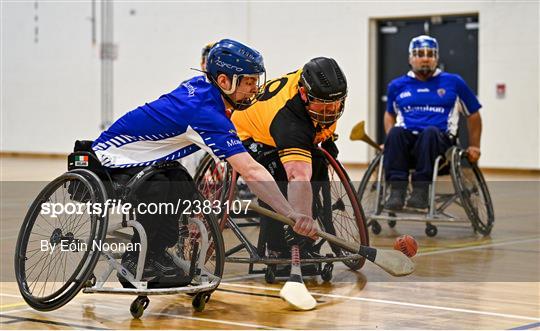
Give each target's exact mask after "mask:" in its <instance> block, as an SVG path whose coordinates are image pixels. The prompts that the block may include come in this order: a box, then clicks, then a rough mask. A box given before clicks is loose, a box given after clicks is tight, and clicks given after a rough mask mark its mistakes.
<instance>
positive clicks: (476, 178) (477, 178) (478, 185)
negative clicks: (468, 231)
mask: <svg viewBox="0 0 540 331" xmlns="http://www.w3.org/2000/svg"><path fill="white" fill-rule="evenodd" d="M451 153H452V154H451V157H452V160H451V162H452V164H451V170H450V173H451V175H452V181H453V183H454V188H455V190H456V192H457V193H458V195H459V197H460V200H461V203H462V205H463V209H465V212H466V214H467V216H468V218H469V220H470V221H471V224H472V227H473V229H474V231H476V232H478V233H480V234H482V235H484V236H487V235H489V234H490V232H491V229H492V228H493V223H494V221H495V214H494V211H493V203H492V201H491V196H490V194H489V190H488V187H487V184H486V181H485V179H484V176H483V175H482V172H481V171H480V169H479V168H478V166H477V165H476V164H472V163H470V162H469V160H468V159H467V157H466V155H465V153H464V151H463V150H460V149H458V148H457V147H454V148H453V150H452V152H451Z"/></svg>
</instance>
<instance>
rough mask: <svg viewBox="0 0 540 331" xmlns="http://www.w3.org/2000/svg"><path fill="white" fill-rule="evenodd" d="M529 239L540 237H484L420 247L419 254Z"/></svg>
mask: <svg viewBox="0 0 540 331" xmlns="http://www.w3.org/2000/svg"><path fill="white" fill-rule="evenodd" d="M528 239H538V236H529V237H514V238H508V239H504V240H491V239H482V240H479V241H469V242H465V243H460V244H449V245H445V246H437V247H432V248H420V249H419V250H418V254H422V253H429V252H436V251H441V250H445V249H452V248H466V247H475V246H483V245H492V244H503V243H507V242H512V241H516V240H528Z"/></svg>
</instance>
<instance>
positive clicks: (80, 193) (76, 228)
mask: <svg viewBox="0 0 540 331" xmlns="http://www.w3.org/2000/svg"><path fill="white" fill-rule="evenodd" d="M106 200H107V195H106V192H105V188H104V186H103V183H102V182H101V180H100V179H99V178H98V177H97V176H96V175H95V174H93V173H92V172H90V171H87V170H73V171H70V172H66V173H64V174H63V175H61V176H60V177H58V178H56V179H55V180H53V181H52V182H51V183H49V184H48V185H47V186H45V188H44V189H43V190H42V191H41V192H40V193H39V195H38V196H37V198H36V199H35V200H34V202H33V203H32V205H31V206H30V209H29V210H28V212H27V214H26V216H25V218H24V222H23V225H22V227H21V230H20V231H19V236H18V238H17V244H16V247H15V276H16V279H17V284H18V286H19V290H20V292H21V295H22V296H23V298H24V300H25V301H26V302H27V303H28V304H29V305H30V306H31V307H32V308H34V309H37V310H41V311H50V310H54V309H57V308H59V307H61V306H63V305H65V304H66V303H68V302H69V301H70V300H71V299H72V298H73V297H74V296H75V295H76V294H77V293H78V292H79V290H80V289H81V288H82V287H83V286H84V284H85V283H86V281H87V279H88V278H90V277H91V275H92V272H93V270H94V267H95V265H96V263H97V261H98V258H99V254H100V252H99V251H98V247H96V246H95V245H94V243H98V244H99V243H100V241H102V240H103V239H104V238H105V235H106V231H107V222H108V215H106V213H105V215H103V213H98V212H97V211H96V210H95V209H94V210H93V211H92V210H91V209H89V208H92V207H89V206H97V205H98V204H100V205H101V206H103V204H104V202H105V201H106ZM53 204H56V205H57V206H64V207H65V208H66V209H65V211H66V213H61V214H60V213H59V214H57V215H55V216H54V217H53V215H54V214H52V213H51V212H50V211H54V210H55V209H54V208H53V206H54V205H53ZM68 206H69V207H68ZM71 206H74V208H76V210H75V211H74V213H72V212H71V211H73V209H72V208H71ZM43 244H45V245H43ZM51 245H52V246H53V247H54V250H51Z"/></svg>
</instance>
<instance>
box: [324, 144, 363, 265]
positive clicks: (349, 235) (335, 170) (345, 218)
mask: <svg viewBox="0 0 540 331" xmlns="http://www.w3.org/2000/svg"><path fill="white" fill-rule="evenodd" d="M321 150H322V149H321ZM322 151H323V153H324V154H325V157H326V159H327V160H328V162H329V166H328V179H329V182H328V189H329V193H330V196H331V198H330V199H331V200H330V201H331V206H330V210H331V212H332V215H331V216H330V217H331V218H330V219H331V220H332V222H331V224H329V223H326V222H324V221H322V223H323V224H322V225H323V226H324V227H325V230H327V231H329V232H330V233H332V232H333V233H332V234H335V235H336V236H338V237H339V238H341V239H344V240H346V241H349V242H355V243H358V244H360V245H364V246H368V245H369V236H368V233H367V226H366V223H365V219H364V215H363V211H362V207H361V205H360V204H359V203H358V198H357V196H356V194H355V192H354V190H353V188H352V186H351V184H350V181H349V179H348V177H347V175H346V173H345V172H344V171H343V170H342V169H341V167H340V165H339V164H338V163H337V161H336V160H335V159H334V158H332V156H330V155H328V153H327V152H326V151H324V150H322ZM322 185H323V187H324V185H326V184H325V183H322ZM323 192H324V189H321V192H320V193H319V197H320V199H321V200H320V201H322V202H323V208H324V209H326V208H327V207H328V206H324V204H325V203H327V202H325V201H327V200H328V197H325V196H324V193H323ZM319 221H320V222H321V219H320V218H319ZM331 246H333V245H331ZM332 248H333V250H334V252H339V253H340V254H342V255H349V254H350V253H349V252H345V251H343V250H342V249H340V248H336V247H332ZM344 263H345V264H346V265H347V266H348V267H349V268H351V269H355V270H356V269H359V268H361V267H362V266H363V265H364V263H365V259H363V258H362V259H358V260H347V261H344Z"/></svg>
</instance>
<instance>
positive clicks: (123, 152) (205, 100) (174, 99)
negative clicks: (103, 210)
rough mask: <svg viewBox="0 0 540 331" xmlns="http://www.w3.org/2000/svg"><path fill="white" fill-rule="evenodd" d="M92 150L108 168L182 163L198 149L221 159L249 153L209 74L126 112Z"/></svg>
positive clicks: (97, 141) (195, 78)
mask: <svg viewBox="0 0 540 331" xmlns="http://www.w3.org/2000/svg"><path fill="white" fill-rule="evenodd" d="M92 149H93V150H94V152H95V153H96V155H97V157H98V158H99V160H100V161H101V163H102V164H103V165H104V166H106V167H109V168H126V167H136V166H147V165H152V164H154V163H157V162H160V161H173V160H178V159H181V158H182V157H185V156H187V155H189V154H191V153H194V152H196V151H198V150H199V149H203V150H205V151H206V152H208V153H210V154H211V155H213V156H214V157H215V158H219V159H226V158H228V157H230V156H233V155H235V154H238V153H241V152H245V149H244V147H243V145H242V142H241V141H240V139H239V138H238V136H237V134H236V131H235V128H234V125H233V124H232V122H231V121H230V120H229V118H228V117H227V115H226V113H225V105H224V103H223V100H222V98H221V95H220V92H219V90H218V89H217V87H215V86H213V85H212V84H210V82H208V80H207V79H206V78H205V77H204V76H197V77H194V78H192V79H190V80H186V81H184V82H182V83H181V84H180V86H179V87H178V88H176V89H175V90H174V91H172V92H170V93H168V94H165V95H162V96H161V97H159V99H157V100H155V101H152V102H150V103H147V104H145V105H144V106H140V107H138V108H136V109H135V110H132V111H130V112H129V113H127V114H125V115H124V116H122V117H121V118H119V119H118V120H117V121H116V122H114V123H113V124H112V125H111V127H110V128H108V129H107V130H106V131H104V132H103V133H102V134H101V135H100V136H99V138H97V139H96V140H95V141H94V143H93V145H92Z"/></svg>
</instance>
